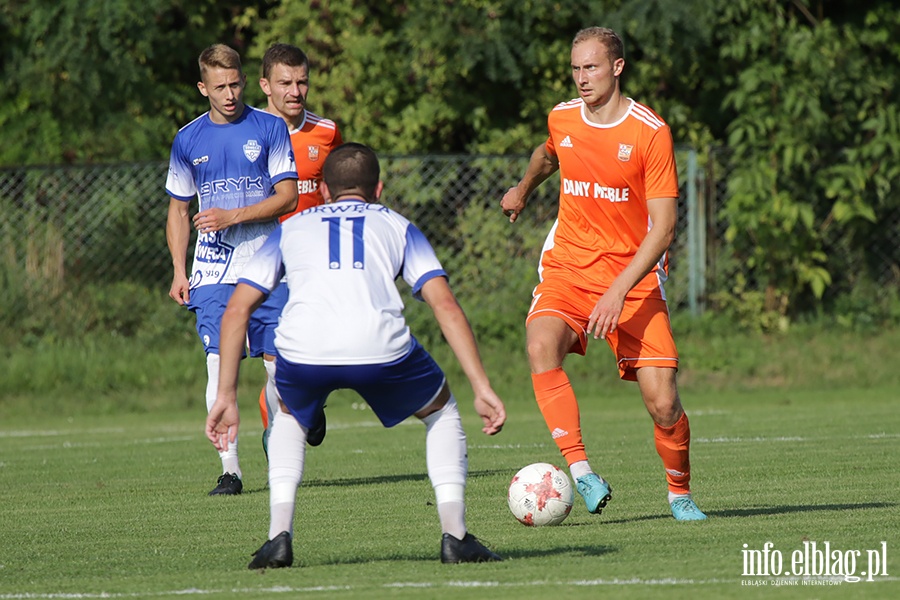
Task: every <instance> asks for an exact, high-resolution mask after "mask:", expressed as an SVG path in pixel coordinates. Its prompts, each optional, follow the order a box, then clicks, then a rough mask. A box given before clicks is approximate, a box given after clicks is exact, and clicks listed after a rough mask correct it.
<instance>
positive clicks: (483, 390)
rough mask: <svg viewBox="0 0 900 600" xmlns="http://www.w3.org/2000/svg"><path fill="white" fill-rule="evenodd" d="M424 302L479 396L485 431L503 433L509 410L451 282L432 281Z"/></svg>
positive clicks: (477, 404)
mask: <svg viewBox="0 0 900 600" xmlns="http://www.w3.org/2000/svg"><path fill="white" fill-rule="evenodd" d="M422 298H423V299H424V300H425V302H426V303H427V304H428V306H429V307H430V308H431V310H432V311H433V312H434V316H435V319H437V322H438V325H440V327H441V332H442V333H443V334H444V337H445V338H446V339H447V343H448V344H450V348H451V349H452V350H453V353H454V354H455V355H456V358H457V360H458V361H459V364H460V366H462V368H463V372H464V373H465V374H466V377H467V378H468V379H469V384H470V385H471V386H472V391H473V392H474V393H475V401H474V403H475V411H476V412H477V413H478V414H479V415H480V416H481V420H482V421H483V422H484V427H483V428H482V431H483V432H484V433H486V434H488V435H494V434H496V433H499V432H500V430H501V429H502V428H503V423H505V422H506V409H505V408H504V406H503V401H502V400H500V397H499V396H497V394H496V393H495V392H494V390H493V388H492V387H491V382H490V380H489V379H488V376H487V373H486V372H485V370H484V364H483V363H482V362H481V355H480V354H479V352H478V344H477V342H476V341H475V334H474V333H472V327H471V325H470V324H469V320H468V318H466V314H465V313H464V312H463V309H462V307H461V306H460V305H459V302H457V300H456V296H455V295H454V294H453V291H452V290H451V289H450V285H449V284H448V283H447V280H446V279H445V278H443V277H434V278H432V279H429V280H428V281H427V282H426V283H425V285H423V286H422Z"/></svg>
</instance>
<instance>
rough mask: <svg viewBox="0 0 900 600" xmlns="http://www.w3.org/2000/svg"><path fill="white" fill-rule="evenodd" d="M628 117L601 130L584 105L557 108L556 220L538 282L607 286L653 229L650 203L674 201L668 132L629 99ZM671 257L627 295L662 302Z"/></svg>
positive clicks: (552, 123) (552, 141)
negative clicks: (552, 280)
mask: <svg viewBox="0 0 900 600" xmlns="http://www.w3.org/2000/svg"><path fill="white" fill-rule="evenodd" d="M630 102H631V106H630V107H629V109H628V112H627V113H626V114H625V116H624V117H623V118H622V119H620V120H619V121H618V122H616V123H612V124H609V125H598V124H596V123H592V122H590V121H588V120H587V118H585V116H584V114H583V111H584V101H583V100H581V99H575V100H570V101H568V102H562V103H560V104H558V105H556V106H555V107H554V108H553V110H552V111H551V112H550V116H549V117H548V129H549V130H550V136H549V138H548V139H547V143H546V150H547V152H548V153H549V154H550V155H551V156H556V157H557V158H558V159H559V177H560V193H559V215H558V218H557V222H556V224H555V225H554V227H553V229H552V230H551V232H550V234H549V235H548V237H547V241H546V243H545V244H544V251H543V253H542V256H541V265H540V270H541V277H542V279H544V278H547V277H548V276H550V275H551V274H552V275H553V277H561V278H564V279H566V280H567V281H569V282H570V283H571V284H572V285H574V286H576V287H579V288H582V289H585V290H591V291H596V292H603V291H605V290H606V289H607V288H609V286H610V284H611V283H612V281H613V280H614V279H615V278H616V276H617V275H618V274H619V273H621V272H622V269H624V268H625V267H626V266H627V265H628V263H629V262H631V259H632V258H633V257H634V255H635V253H636V252H637V249H638V246H640V244H641V242H642V241H643V240H644V238H645V237H646V235H647V231H648V230H649V229H650V216H649V213H648V211H647V199H648V198H677V197H678V176H677V174H676V171H675V154H674V148H673V144H672V134H671V131H670V130H669V126H668V125H666V123H665V122H664V121H663V120H662V118H660V116H659V115H657V114H656V113H655V112H653V111H652V110H651V109H649V108H647V107H646V106H644V105H642V104H640V103H638V102H635V101H634V100H630ZM667 274H668V254H664V255H663V257H662V258H661V259H660V261H659V263H658V264H657V265H656V266H655V267H654V268H653V270H651V272H650V273H648V274H647V275H646V276H645V277H644V278H643V279H642V280H641V281H640V282H638V284H637V285H636V286H635V287H634V288H633V289H632V290H631V292H630V293H629V297H638V298H648V297H652V298H663V299H664V298H665V292H664V290H663V283H664V282H665V280H666V277H667Z"/></svg>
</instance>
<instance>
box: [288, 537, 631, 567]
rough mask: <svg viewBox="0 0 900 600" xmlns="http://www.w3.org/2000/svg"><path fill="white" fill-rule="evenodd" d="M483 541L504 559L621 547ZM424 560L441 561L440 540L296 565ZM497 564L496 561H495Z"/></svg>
mask: <svg viewBox="0 0 900 600" xmlns="http://www.w3.org/2000/svg"><path fill="white" fill-rule="evenodd" d="M480 539H481V541H482V542H484V543H485V545H486V546H488V547H489V548H490V549H491V550H493V551H494V552H496V553H498V554H499V555H500V556H501V557H503V559H504V560H511V559H512V560H514V559H519V558H522V559H525V558H540V557H544V556H553V557H557V556H560V555H561V554H572V555H574V556H602V555H604V554H611V553H613V552H618V551H619V549H618V548H616V547H613V546H584V545H581V546H548V547H546V548H535V549H527V550H523V549H518V550H510V551H506V550H504V549H503V548H497V547H496V546H494V545H493V544H489V543H488V542H487V541H486V540H484V539H483V538H480ZM398 560H400V561H423V562H432V563H433V562H440V540H439V539H436V540H435V550H434V552H416V551H410V552H402V551H401V552H392V553H390V554H387V555H385V556H381V557H378V558H373V557H372V555H371V554H366V555H364V556H350V555H348V556H345V557H341V558H339V559H335V560H325V561H321V562H318V561H316V562H306V561H302V560H301V561H300V562H299V564H298V563H296V562H295V564H294V567H295V568H296V567H310V566H321V565H352V564H359V563H372V562H379V561H398ZM482 564H491V563H482ZM493 564H496V563H493ZM448 568H450V569H455V568H463V569H465V568H467V567H466V566H463V567H457V566H455V565H448ZM475 568H478V567H475Z"/></svg>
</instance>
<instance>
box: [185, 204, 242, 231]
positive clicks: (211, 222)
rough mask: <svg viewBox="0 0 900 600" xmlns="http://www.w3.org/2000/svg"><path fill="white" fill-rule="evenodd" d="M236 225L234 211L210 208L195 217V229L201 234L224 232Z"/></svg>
mask: <svg viewBox="0 0 900 600" xmlns="http://www.w3.org/2000/svg"><path fill="white" fill-rule="evenodd" d="M232 225H234V211H230V210H225V209H224V208H208V209H206V210H202V211H200V212H198V213H197V214H196V215H194V227H195V228H196V229H197V231H199V232H200V233H213V232H215V231H222V230H223V229H227V228H228V227H231V226H232Z"/></svg>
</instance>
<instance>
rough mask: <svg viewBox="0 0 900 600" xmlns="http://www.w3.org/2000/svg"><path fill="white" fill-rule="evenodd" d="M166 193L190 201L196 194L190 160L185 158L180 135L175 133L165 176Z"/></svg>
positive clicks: (177, 198)
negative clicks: (167, 171) (167, 172)
mask: <svg viewBox="0 0 900 600" xmlns="http://www.w3.org/2000/svg"><path fill="white" fill-rule="evenodd" d="M166 193H167V194H168V195H169V196H171V197H172V198H175V199H176V200H183V201H184V202H190V201H191V200H193V199H194V198H195V197H196V196H197V185H196V183H195V182H194V173H193V171H192V170H191V164H190V162H189V161H188V160H187V159H186V158H185V153H184V148H183V144H182V136H180V135H176V136H175V141H174V142H172V153H171V154H170V155H169V174H168V176H167V177H166Z"/></svg>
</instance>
